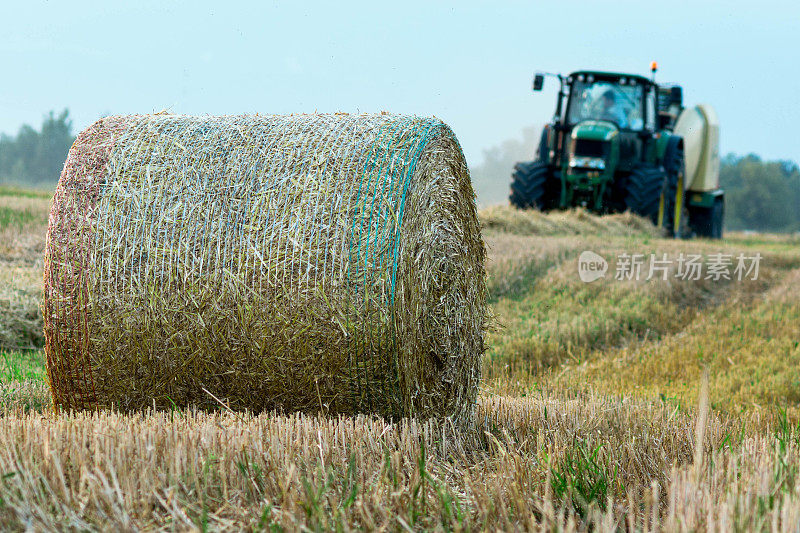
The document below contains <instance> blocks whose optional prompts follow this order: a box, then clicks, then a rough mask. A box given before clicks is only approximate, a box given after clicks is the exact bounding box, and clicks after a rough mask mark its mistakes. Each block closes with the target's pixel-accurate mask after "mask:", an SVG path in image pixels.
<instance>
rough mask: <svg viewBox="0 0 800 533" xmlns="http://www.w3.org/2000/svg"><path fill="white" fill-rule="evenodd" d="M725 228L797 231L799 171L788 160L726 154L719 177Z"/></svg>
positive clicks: (799, 218) (795, 164)
mask: <svg viewBox="0 0 800 533" xmlns="http://www.w3.org/2000/svg"><path fill="white" fill-rule="evenodd" d="M719 181H720V185H721V186H722V188H723V189H725V229H729V230H748V229H749V230H758V231H779V232H795V231H800V169H798V167H797V163H794V162H792V161H762V160H761V158H760V157H758V156H757V155H753V154H751V155H748V156H745V157H739V156H735V155H732V154H730V155H728V156H726V157H724V158H723V160H722V167H721V169H720V176H719Z"/></svg>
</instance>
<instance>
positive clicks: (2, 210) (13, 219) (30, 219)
mask: <svg viewBox="0 0 800 533" xmlns="http://www.w3.org/2000/svg"><path fill="white" fill-rule="evenodd" d="M41 219H42V217H41V215H40V214H39V213H37V212H36V211H34V210H33V209H14V208H13V207H7V206H0V229H4V228H9V227H13V228H16V229H20V230H21V229H23V228H25V227H27V226H29V225H32V224H37V223H40V222H41Z"/></svg>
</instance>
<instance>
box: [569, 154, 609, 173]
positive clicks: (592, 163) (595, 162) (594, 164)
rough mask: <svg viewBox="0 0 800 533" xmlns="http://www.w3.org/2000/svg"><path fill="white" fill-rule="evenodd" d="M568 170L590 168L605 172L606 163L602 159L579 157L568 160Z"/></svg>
mask: <svg viewBox="0 0 800 533" xmlns="http://www.w3.org/2000/svg"><path fill="white" fill-rule="evenodd" d="M569 168H591V169H592V170H605V168H606V161H605V159H603V158H602V157H579V156H573V157H571V158H570V159H569Z"/></svg>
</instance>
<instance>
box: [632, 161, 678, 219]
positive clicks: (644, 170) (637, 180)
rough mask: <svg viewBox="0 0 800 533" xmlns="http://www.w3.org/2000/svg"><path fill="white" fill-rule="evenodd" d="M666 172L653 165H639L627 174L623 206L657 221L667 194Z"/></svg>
mask: <svg viewBox="0 0 800 533" xmlns="http://www.w3.org/2000/svg"><path fill="white" fill-rule="evenodd" d="M667 185H668V183H667V172H666V171H665V170H664V169H663V168H661V167H656V166H653V165H639V166H637V167H636V168H634V169H633V172H631V173H630V175H629V176H628V182H627V187H626V189H627V191H626V194H625V207H626V208H627V209H628V210H629V211H631V212H632V213H635V214H637V215H639V216H642V217H645V218H647V219H650V221H651V222H652V223H653V224H658V222H659V220H658V219H659V211H661V213H662V214H663V213H664V210H665V208H666V206H665V205H664V203H665V202H663V200H665V199H666V195H667Z"/></svg>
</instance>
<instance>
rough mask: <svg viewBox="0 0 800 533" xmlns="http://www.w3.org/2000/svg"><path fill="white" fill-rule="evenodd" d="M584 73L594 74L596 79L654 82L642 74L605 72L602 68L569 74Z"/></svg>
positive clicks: (585, 74)
mask: <svg viewBox="0 0 800 533" xmlns="http://www.w3.org/2000/svg"><path fill="white" fill-rule="evenodd" d="M579 74H583V75H584V76H588V75H592V76H594V77H595V78H596V79H605V80H617V79H619V78H628V79H635V80H638V81H639V82H641V83H653V82H652V81H651V80H650V79H648V78H646V77H644V76H640V75H639V74H629V73H626V72H603V71H601V70H576V71H575V72H573V73H572V74H570V75H569V77H570V78H574V77H575V76H577V75H579Z"/></svg>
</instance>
